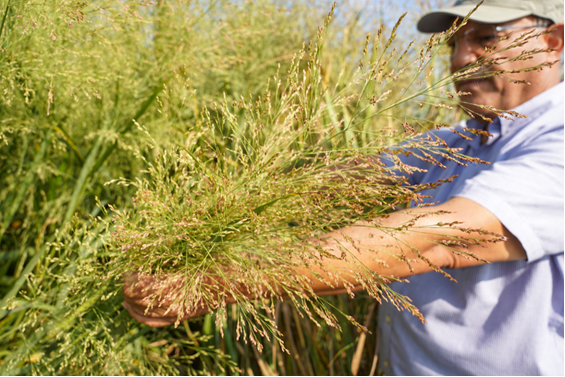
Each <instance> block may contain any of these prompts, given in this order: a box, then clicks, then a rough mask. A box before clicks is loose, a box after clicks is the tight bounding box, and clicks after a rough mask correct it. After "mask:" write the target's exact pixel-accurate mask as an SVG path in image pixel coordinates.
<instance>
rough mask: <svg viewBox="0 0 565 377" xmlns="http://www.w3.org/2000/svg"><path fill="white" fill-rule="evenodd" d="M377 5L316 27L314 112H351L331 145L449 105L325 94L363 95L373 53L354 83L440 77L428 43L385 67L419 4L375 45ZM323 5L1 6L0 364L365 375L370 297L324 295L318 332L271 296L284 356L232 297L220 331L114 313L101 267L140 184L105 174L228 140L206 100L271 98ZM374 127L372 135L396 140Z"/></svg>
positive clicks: (133, 170)
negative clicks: (244, 330) (248, 324)
mask: <svg viewBox="0 0 565 377" xmlns="http://www.w3.org/2000/svg"><path fill="white" fill-rule="evenodd" d="M379 5H380V8H379V6H375V4H373V3H370V2H367V3H363V2H359V3H357V2H354V3H343V4H339V3H338V5H337V10H336V13H335V16H334V18H333V20H332V22H331V23H330V24H329V26H328V27H327V28H325V29H324V30H325V37H324V38H325V39H324V41H325V45H324V48H323V50H320V51H321V52H320V55H319V56H318V58H319V67H320V71H319V74H320V76H319V83H318V87H319V88H321V89H320V91H319V92H318V93H317V94H316V96H317V97H316V98H315V100H316V101H317V102H316V103H318V106H321V105H322V104H323V105H324V109H325V110H324V112H323V115H320V117H319V118H317V121H318V122H319V123H320V124H332V123H335V124H340V122H343V124H354V125H355V126H354V127H349V128H343V130H340V131H339V132H341V134H342V135H343V137H340V138H336V139H332V140H334V141H332V143H334V145H332V148H338V147H340V146H342V145H354V146H355V147H356V148H364V146H366V145H370V143H371V140H372V139H371V137H370V135H371V133H373V134H375V135H377V134H380V135H389V134H386V132H384V131H383V130H398V129H400V130H402V124H403V123H404V122H405V121H406V119H409V118H414V119H421V120H422V121H420V122H416V123H415V126H416V125H418V124H419V125H421V127H420V128H418V129H417V130H416V131H415V132H420V131H423V130H426V129H427V128H429V127H431V126H432V125H433V124H435V123H443V122H447V123H451V122H454V121H456V120H457V119H459V117H460V114H459V112H458V110H449V109H448V108H446V107H442V106H438V104H440V102H441V101H442V100H441V98H439V97H437V96H436V95H435V94H433V93H431V92H429V94H426V93H427V92H423V94H421V95H419V96H418V97H417V98H415V99H414V101H406V102H402V101H400V103H399V104H398V105H394V106H391V104H392V103H393V100H394V98H391V99H390V100H388V102H387V100H385V99H383V100H382V102H380V103H378V104H377V105H375V106H366V107H363V108H359V107H358V106H357V105H355V103H356V102H347V101H345V100H344V101H342V102H340V101H339V100H338V96H337V94H339V95H340V96H341V97H340V98H342V99H343V98H354V97H355V95H357V94H358V93H359V90H360V88H361V87H363V83H362V82H361V83H360V82H357V81H356V80H358V79H359V77H361V76H359V74H360V73H359V72H361V73H362V72H363V69H367V67H368V66H369V65H367V62H370V61H375V60H376V59H377V58H378V57H379V56H381V59H382V61H387V60H386V59H390V64H385V65H383V72H382V73H381V78H380V80H381V81H380V82H378V83H377V81H375V83H374V84H370V85H373V86H371V87H370V88H368V89H367V90H371V91H372V92H374V93H377V94H378V93H380V94H382V93H384V92H385V91H386V90H393V91H395V92H402V89H403V88H409V87H410V86H411V85H415V86H418V87H422V88H426V87H431V86H432V85H433V84H434V83H435V82H437V81H438V80H440V79H441V78H442V77H444V76H445V75H446V70H447V68H446V67H447V66H446V63H445V62H444V60H445V59H443V58H442V54H443V53H442V52H441V51H442V50H438V51H439V52H438V54H437V55H434V56H432V57H430V58H429V59H427V60H426V62H427V63H426V65H423V66H422V72H420V76H419V78H418V80H417V81H414V80H415V79H414V77H415V76H416V75H417V69H418V65H417V64H416V65H407V68H406V74H403V75H399V76H398V77H397V78H394V77H395V71H393V68H394V69H396V73H398V71H399V70H400V69H401V68H402V67H403V65H402V64H400V63H394V62H396V61H397V60H394V59H398V58H399V56H400V55H402V52H403V51H404V50H406V55H405V57H404V58H403V59H404V60H403V62H404V61H406V62H412V61H414V60H415V59H416V58H417V57H418V54H419V53H420V48H421V45H420V44H421V42H422V41H423V39H418V41H417V42H416V43H415V44H413V45H411V46H412V47H409V43H410V41H411V40H412V38H415V37H416V36H415V35H413V34H414V30H413V29H414V28H413V24H411V21H412V20H413V19H414V17H415V16H416V13H418V12H416V11H414V12H412V13H413V14H411V15H408V16H407V17H408V18H407V19H406V20H405V21H404V22H403V23H402V24H401V26H400V28H399V29H397V31H396V37H395V39H394V40H393V41H392V42H391V43H392V44H390V45H387V43H388V41H389V37H390V36H391V33H392V31H393V27H394V26H395V23H396V21H397V20H396V17H397V16H399V15H400V14H401V13H403V10H402V9H396V8H394V6H395V5H394V3H392V2H390V3H379ZM411 6H412V7H413V8H416V7H417V6H418V5H417V4H411ZM420 6H427V5H425V4H424V5H420ZM331 8H332V4H331V3H330V2H326V1H323V0H321V1H314V0H296V1H293V2H289V3H281V2H277V1H271V0H257V1H249V2H233V3H232V2H228V1H225V0H212V1H200V0H194V1H181V0H170V1H156V2H152V1H142V0H138V1H128V2H124V1H118V0H115V1H114V0H97V1H89V2H76V1H66V0H56V1H55V0H53V1H39V0H31V1H28V2H21V1H15V0H3V1H0V22H1V24H0V48H1V55H0V90H1V91H2V96H1V97H0V114H1V115H0V261H1V263H0V372H1V373H3V374H68V375H71V374H88V375H90V374H99V375H107V374H121V375H124V374H171V375H172V374H175V375H176V374H220V375H221V374H245V375H252V374H270V375H272V374H280V375H314V374H316V375H356V374H369V373H370V372H371V373H375V372H376V370H375V366H376V364H375V361H376V352H377V349H376V332H375V323H376V316H377V315H378V306H377V305H375V300H374V299H373V298H371V297H370V296H369V295H367V294H359V295H357V296H356V297H355V298H350V297H349V296H347V295H341V296H336V297H328V298H326V302H327V305H328V307H329V308H330V309H329V310H330V311H331V312H332V313H333V314H335V315H336V318H338V320H339V325H340V327H341V331H338V330H336V329H335V328H332V327H329V326H327V325H325V324H324V323H323V322H322V324H321V326H320V327H317V326H316V325H315V324H314V323H313V322H311V321H309V320H307V319H304V318H303V313H302V312H301V311H300V310H298V309H297V308H296V307H295V306H294V305H292V304H290V303H288V302H276V304H275V305H276V308H277V312H278V313H281V315H279V316H277V318H272V320H273V321H274V322H275V323H276V324H277V325H278V328H279V330H280V331H281V333H282V336H283V338H284V339H285V345H286V347H287V348H288V350H289V351H290V354H287V353H284V352H282V350H281V347H280V346H279V345H278V344H277V343H276V342H270V341H269V340H267V339H266V338H261V339H259V341H260V342H261V343H262V345H263V347H262V348H263V352H262V353H259V352H258V350H257V347H255V346H253V345H251V344H250V343H249V342H244V341H243V340H242V339H239V340H238V339H237V335H236V333H235V327H236V318H238V311H239V310H241V308H240V307H237V306H235V305H234V306H231V307H228V311H227V317H226V323H225V325H226V326H225V327H224V332H225V336H223V337H222V336H221V333H220V325H223V324H216V323H215V319H214V317H213V316H210V315H207V316H205V317H203V318H199V319H195V320H191V321H190V322H183V323H181V325H180V326H179V327H177V328H174V327H168V328H164V329H152V328H149V327H147V326H144V325H141V324H138V323H137V322H135V321H134V320H133V319H132V318H131V317H130V316H129V314H128V313H127V312H126V311H125V310H124V309H123V308H122V306H121V302H122V300H123V298H122V296H121V293H120V292H121V291H120V286H119V279H116V278H115V277H114V278H109V276H110V275H109V271H113V270H115V268H114V267H113V266H112V265H111V262H112V261H114V260H115V258H114V255H115V250H114V249H112V248H111V247H110V246H109V245H110V244H111V242H110V238H111V234H112V231H113V230H114V228H113V224H112V222H111V221H110V218H111V213H112V211H111V209H112V208H116V209H118V210H122V209H131V208H133V202H132V197H134V196H135V195H136V187H135V186H132V185H129V186H128V185H119V184H115V183H114V184H107V183H108V182H111V181H115V180H120V179H121V178H124V179H125V180H128V181H135V180H136V179H139V180H144V179H145V180H147V179H149V178H150V177H151V176H150V174H149V173H148V172H147V167H148V166H147V163H146V161H155V160H157V159H158V156H160V155H163V154H164V153H165V152H166V151H169V152H170V151H174V150H176V149H177V148H178V144H179V143H180V144H182V143H184V142H185V143H192V144H191V145H196V146H198V145H202V146H204V145H207V144H210V143H216V144H214V145H219V144H222V143H224V144H225V143H227V142H226V140H228V139H229V137H230V135H229V134H223V133H221V132H219V131H218V132H217V133H210V132H205V131H206V128H205V127H203V126H202V125H203V122H205V119H206V117H212V118H214V117H216V118H217V117H220V118H221V117H222V116H225V114H222V113H221V111H219V110H218V107H217V104H219V103H225V104H234V105H233V106H231V107H230V111H232V113H233V115H234V117H237V119H240V122H244V121H245V119H246V118H245V116H246V109H245V108H242V107H238V106H237V103H243V102H242V101H248V102H249V103H253V102H254V101H257V99H258V98H260V96H263V98H264V96H265V93H270V94H269V95H272V96H273V97H276V96H277V93H278V92H277V90H278V89H277V87H276V86H275V85H274V84H273V81H272V80H273V77H274V76H275V75H276V74H277V72H279V75H280V76H281V77H285V75H286V74H287V72H290V71H291V70H292V69H293V68H292V67H293V66H292V64H293V57H294V56H295V55H296V54H297V53H298V52H299V51H300V50H301V49H302V48H303V45H305V46H306V47H305V48H304V51H309V50H308V45H309V43H310V41H315V40H316V38H317V34H318V33H319V29H318V26H320V25H323V24H324V22H325V19H326V15H327V14H328V12H329V11H330V9H331ZM367 9H374V10H375V12H367V11H366V10H367ZM383 9H393V10H394V11H393V12H388V11H384V10H383ZM395 12H396V13H395ZM381 25H382V28H381V29H380V30H381V35H382V36H381V37H380V39H379V37H378V35H379V32H378V30H379V28H380V27H381ZM407 25H408V26H407ZM367 33H371V34H370V36H369V37H367ZM418 38H420V37H418ZM407 47H408V49H407ZM378 48H380V50H379V49H378ZM395 48H396V49H397V51H396V52H395V54H396V55H392V54H391V53H392V52H393V51H394V49H395ZM364 49H365V52H364ZM384 50H386V54H382V51H384ZM379 54H381V55H379ZM389 54H391V55H389ZM360 61H361V64H360V63H359V62H360ZM363 61H365V62H366V63H365V67H364V68H363ZM294 62H295V64H298V66H295V69H296V72H297V74H298V73H300V74H302V73H301V70H306V69H307V64H308V60H307V59H304V60H302V61H297V60H294ZM296 62H298V63H296ZM360 66H361V68H360ZM432 66H434V67H435V69H434V70H432V69H431V67H432ZM387 75H388V76H387ZM297 77H298V76H297ZM393 78H394V79H393ZM370 85H369V86H370ZM332 88H333V89H332ZM363 90H365V89H363ZM416 99H417V101H416ZM377 102H379V101H377ZM416 103H421V106H417V105H415V104H416ZM327 104H329V105H327ZM332 104H334V105H335V108H332ZM320 114H322V113H320ZM352 119H353V120H359V121H356V122H352ZM269 126H270V125H269V124H267V127H269ZM369 131H370V132H369ZM382 138H383V143H384V145H394V144H395V143H398V142H399V141H401V140H402V138H400V137H393V136H386V137H384V136H383V137H382ZM226 148H227V146H226ZM344 314H345V315H348V316H351V317H353V318H355V320H356V321H357V322H359V323H360V324H364V325H365V326H367V327H368V329H369V330H370V331H371V333H364V332H363V331H361V330H360V329H359V328H358V327H356V326H354V325H353V324H352V323H351V322H350V321H348V319H347V318H346V317H345V316H344ZM264 315H265V316H268V314H267V313H265V314H264Z"/></svg>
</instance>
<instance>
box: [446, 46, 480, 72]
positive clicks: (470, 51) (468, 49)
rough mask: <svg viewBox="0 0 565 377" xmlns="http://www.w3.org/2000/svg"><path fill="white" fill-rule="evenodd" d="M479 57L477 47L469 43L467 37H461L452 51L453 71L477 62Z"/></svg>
mask: <svg viewBox="0 0 565 377" xmlns="http://www.w3.org/2000/svg"><path fill="white" fill-rule="evenodd" d="M478 58H479V55H477V52H476V49H474V48H472V46H470V45H469V42H467V40H466V38H459V39H458V40H457V43H456V44H455V46H454V47H453V52H452V53H451V73H454V72H457V71H459V70H460V69H463V68H465V67H467V66H468V65H470V64H473V63H475V62H476V61H477V60H478Z"/></svg>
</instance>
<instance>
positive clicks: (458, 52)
mask: <svg viewBox="0 0 565 377" xmlns="http://www.w3.org/2000/svg"><path fill="white" fill-rule="evenodd" d="M530 25H535V19H534V18H532V17H524V18H521V19H518V20H515V21H511V22H507V23H504V24H500V25H495V26H530ZM492 26H493V25H491V24H481V23H478V22H474V21H469V22H468V23H467V25H465V26H464V27H462V28H461V29H460V30H459V31H458V32H457V34H456V35H455V36H454V38H452V40H451V41H450V44H451V45H452V55H451V72H452V73H453V72H456V71H459V70H461V69H463V68H465V67H467V66H468V65H470V64H472V63H475V62H476V61H477V60H478V59H479V57H480V56H481V54H484V52H485V49H484V47H483V48H480V47H478V46H477V44H476V43H473V41H475V42H476V41H481V40H486V38H487V37H488V35H492V34H489V32H488V31H487V30H490V31H492ZM531 30H532V29H529V28H525V29H515V30H512V29H511V30H505V31H500V32H497V35H498V36H507V35H508V36H509V39H508V40H505V41H501V42H500V43H498V44H497V45H496V46H495V47H494V51H499V50H500V49H501V48H503V47H504V46H507V45H508V44H509V43H511V42H512V41H513V40H515V39H516V38H518V37H519V36H520V35H522V34H523V33H525V32H528V31H531ZM542 30H543V29H542V28H537V29H535V30H534V33H539V32H541V31H542ZM466 32H467V33H466ZM465 33H466V34H465ZM464 35H465V37H464ZM454 41H457V42H456V43H455V44H454V43H453V42H454ZM534 48H542V49H544V48H547V44H546V43H545V38H544V37H538V38H534V39H531V40H530V41H529V42H528V43H526V44H525V45H524V46H520V47H516V48H512V49H510V50H508V51H504V52H501V53H500V56H504V57H506V58H512V57H516V56H518V55H520V53H521V52H523V51H529V50H533V49H534ZM547 60H548V54H546V53H541V54H537V55H534V56H533V57H532V59H529V60H525V61H522V60H518V61H514V62H509V63H504V64H501V65H499V66H496V67H491V68H489V69H490V70H493V71H494V70H500V69H502V70H506V71H508V70H518V69H522V68H526V67H532V66H535V65H538V64H541V63H543V62H545V61H547ZM545 69H548V68H545ZM503 76H504V77H506V78H512V79H514V80H525V81H527V82H529V83H530V84H531V85H526V84H516V83H512V82H510V81H508V80H506V79H505V78H504V77H500V76H496V77H494V76H493V77H487V78H483V79H474V80H467V81H459V82H456V83H455V87H456V89H457V90H458V91H463V92H470V93H471V96H464V97H461V101H462V102H469V103H472V104H476V105H488V106H492V107H494V108H496V109H499V110H510V109H512V108H514V107H516V106H518V105H520V104H522V103H524V102H526V101H528V100H529V99H531V98H533V97H535V96H536V95H538V94H539V93H541V92H543V91H544V90H546V89H548V88H549V87H551V86H552V85H554V83H551V84H550V85H549V83H548V82H544V77H547V75H545V76H544V75H542V74H540V72H538V71H531V72H520V73H513V74H505V75H503ZM469 107H470V109H471V110H473V111H475V112H478V113H480V114H482V115H484V116H487V117H491V118H492V117H495V116H496V115H495V114H493V113H492V112H490V111H488V110H485V109H481V108H478V107H476V106H469Z"/></svg>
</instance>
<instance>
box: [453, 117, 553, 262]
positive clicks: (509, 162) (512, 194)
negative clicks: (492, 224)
mask: <svg viewBox="0 0 565 377" xmlns="http://www.w3.org/2000/svg"><path fill="white" fill-rule="evenodd" d="M563 158H564V156H563V126H561V127H555V128H553V129H550V130H545V132H543V133H541V134H539V135H537V137H536V138H535V139H533V140H530V141H528V143H527V145H523V144H522V145H519V146H517V147H516V148H513V149H511V150H510V151H508V152H507V153H506V154H505V156H504V158H502V159H500V160H498V161H497V162H495V163H494V164H493V165H491V166H490V167H489V168H488V169H485V170H483V171H481V172H480V173H479V174H477V175H476V176H474V177H472V178H469V179H467V180H466V181H465V184H463V185H462V186H460V187H459V189H458V190H455V191H454V192H452V195H451V196H452V197H455V196H457V197H464V198H467V199H470V200H472V201H474V202H476V203H478V204H480V205H482V206H483V207H485V208H486V209H488V210H489V211H490V212H491V213H493V214H494V215H495V216H496V217H497V218H498V219H499V220H500V222H501V223H502V224H503V225H504V226H505V227H506V228H507V229H508V230H509V231H510V232H511V233H512V234H513V235H514V236H515V237H517V238H518V240H519V241H520V242H521V243H522V246H523V247H524V249H525V250H526V254H527V257H528V261H536V260H538V259H540V258H542V257H544V256H546V255H554V254H559V253H562V252H563V232H564V231H563V228H564V224H563V205H564V202H563Z"/></svg>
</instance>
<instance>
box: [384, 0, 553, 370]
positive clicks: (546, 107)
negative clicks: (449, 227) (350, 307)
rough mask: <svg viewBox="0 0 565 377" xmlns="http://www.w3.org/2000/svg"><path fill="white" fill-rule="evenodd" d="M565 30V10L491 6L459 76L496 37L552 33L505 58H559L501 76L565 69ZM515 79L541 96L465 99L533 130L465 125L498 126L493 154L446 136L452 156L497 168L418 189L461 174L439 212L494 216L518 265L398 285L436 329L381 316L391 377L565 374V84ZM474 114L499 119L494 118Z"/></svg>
mask: <svg viewBox="0 0 565 377" xmlns="http://www.w3.org/2000/svg"><path fill="white" fill-rule="evenodd" d="M477 3H478V1H473V0H460V1H457V2H456V3H455V5H454V6H453V7H450V8H447V9H442V10H440V11H437V12H433V13H430V14H427V15H425V16H424V17H422V19H421V20H420V21H419V23H418V29H419V30H420V31H422V32H441V31H444V30H447V29H448V28H449V27H450V26H451V23H452V22H453V20H454V18H455V17H461V18H462V17H465V16H466V15H467V14H468V13H469V11H471V10H472V9H473V8H474V7H475V6H476V4H477ZM562 22H563V1H562V0H557V1H542V0H537V1H524V0H521V1H507V0H506V1H505V0H490V1H489V0H486V1H485V2H484V3H483V5H481V6H480V7H479V8H478V9H477V11H476V12H474V13H473V15H472V16H471V18H470V21H469V23H468V24H467V25H466V26H464V27H463V28H462V29H461V30H459V31H458V32H457V34H456V35H455V37H454V38H452V41H450V46H451V48H452V55H451V70H452V72H456V71H458V70H461V69H463V68H465V67H466V66H467V65H469V64H472V63H474V62H476V61H477V59H479V57H480V56H481V54H483V53H484V52H485V47H489V46H487V45H490V44H492V41H493V40H495V39H498V38H493V37H502V36H508V37H509V41H511V40H513V39H515V38H516V37H518V36H520V35H521V34H522V33H524V32H527V31H531V30H532V28H533V27H535V26H538V25H539V26H541V27H539V28H538V27H536V28H534V31H535V32H539V31H541V30H543V29H544V28H545V26H547V23H551V24H552V25H551V26H550V27H549V29H553V30H555V31H553V32H552V33H551V34H548V35H545V36H543V37H539V38H537V39H536V40H533V41H531V42H530V43H528V44H527V45H526V46H524V47H522V48H519V49H515V50H510V51H508V52H505V53H504V56H507V57H512V56H518V54H519V53H520V52H521V51H524V50H527V49H532V48H535V47H539V48H552V49H554V50H555V51H554V52H552V53H549V54H540V55H538V56H536V57H535V58H534V59H533V60H529V61H517V62H513V63H509V64H505V65H503V66H502V67H501V68H502V69H505V70H511V69H519V68H523V67H526V66H528V65H529V66H534V65H537V64H541V63H543V62H544V61H551V60H556V59H559V58H560V55H561V53H562V51H563V23H562ZM505 43H508V42H501V43H500V44H499V45H498V46H496V47H495V49H500V48H502V47H503V45H504V44H505ZM508 76H510V77H512V76H511V75H508ZM512 78H513V79H518V80H526V81H528V82H529V83H530V85H523V84H513V83H511V82H509V81H508V80H506V79H504V78H502V77H491V78H487V79H484V80H468V81H463V82H458V83H456V87H457V89H458V90H461V91H464V92H470V93H471V96H470V97H468V96H466V97H463V98H462V100H464V101H466V102H469V103H470V104H475V105H489V106H493V107H495V108H498V109H513V110H515V111H517V112H519V113H521V114H523V115H526V116H527V117H528V118H527V119H516V120H514V121H509V120H506V119H502V118H496V119H494V122H493V123H492V124H490V125H488V124H486V122H481V121H480V118H479V117H476V119H477V120H479V121H477V120H471V121H468V122H463V125H465V123H466V126H467V127H473V128H483V127H484V126H488V131H489V133H491V134H493V136H492V137H490V138H489V139H488V140H487V141H486V142H485V143H481V140H480V137H476V138H474V140H472V141H465V140H460V139H459V140H457V139H456V138H454V137H452V136H450V135H447V133H446V134H444V135H445V139H446V141H447V142H448V144H449V145H450V146H452V147H462V148H464V150H463V151H462V153H463V154H466V155H469V156H473V157H478V158H481V159H483V160H488V161H490V162H493V165H491V166H484V165H481V166H479V165H475V166H470V167H469V168H468V169H464V168H458V167H455V166H453V165H454V164H452V166H448V169H447V171H442V170H441V169H437V168H431V169H430V171H429V172H428V173H426V174H421V175H420V176H415V177H413V178H412V180H413V182H414V183H415V182H417V183H422V182H428V181H433V180H435V179H438V178H444V177H448V176H450V175H452V174H459V178H458V179H457V180H456V181H455V182H454V183H453V184H449V185H446V186H443V187H440V188H439V189H437V190H434V192H433V193H430V194H431V195H433V196H434V197H435V198H434V199H433V200H439V201H440V202H441V203H444V204H442V205H446V204H449V203H452V202H453V201H454V200H463V199H465V200H470V201H471V202H472V203H473V204H472V205H471V208H470V211H471V212H461V208H459V207H458V206H457V205H456V206H455V207H454V208H453V210H454V211H457V212H458V213H461V214H464V216H463V217H462V218H467V216H474V214H473V212H474V211H482V210H486V211H488V212H489V215H487V218H488V217H490V216H491V215H492V216H494V217H496V220H494V219H492V220H493V221H495V222H500V224H502V226H503V229H504V232H505V234H508V233H510V234H511V236H510V237H509V238H510V242H511V244H509V245H507V250H508V252H509V254H508V256H509V258H507V261H506V262H504V263H492V264H489V265H482V266H476V267H469V268H461V269H458V270H453V271H450V274H451V275H452V276H453V277H454V278H455V279H456V280H457V281H458V283H453V282H451V281H447V280H446V279H444V278H443V277H442V276H440V275H439V274H425V275H419V276H415V277H412V278H410V279H409V280H410V284H393V285H392V286H393V288H394V289H395V290H397V291H398V292H399V293H401V294H404V295H407V296H408V297H410V298H412V300H413V303H414V305H416V307H418V308H419V309H420V310H421V312H422V314H423V315H424V317H425V318H426V320H427V324H422V323H421V322H420V321H419V320H417V319H415V318H411V316H410V315H407V313H405V312H398V311H397V310H396V309H395V308H393V307H391V305H386V304H385V305H383V307H382V309H381V311H380V313H379V329H380V332H381V351H380V352H381V353H380V361H379V365H380V367H381V369H382V370H383V372H384V373H385V374H411V375H430V374H447V375H468V374H474V375H497V374H498V375H500V374H502V375H514V374H519V375H538V374H550V375H563V373H564V372H563V83H560V79H561V74H560V71H559V66H558V65H555V66H553V67H552V68H551V69H547V68H546V69H544V70H542V71H541V72H534V71H532V72H528V73H522V74H519V75H516V76H513V77H512ZM471 108H472V109H474V110H475V111H478V112H481V113H482V114H483V115H485V116H490V117H493V114H492V113H489V112H488V111H486V110H484V109H480V108H478V107H473V106H471ZM406 162H407V163H412V161H406ZM442 205H440V206H442ZM516 241H518V242H516ZM514 247H515V248H516V249H513V248H514ZM486 259H488V260H490V261H494V259H490V257H486ZM512 260H513V261H512Z"/></svg>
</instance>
